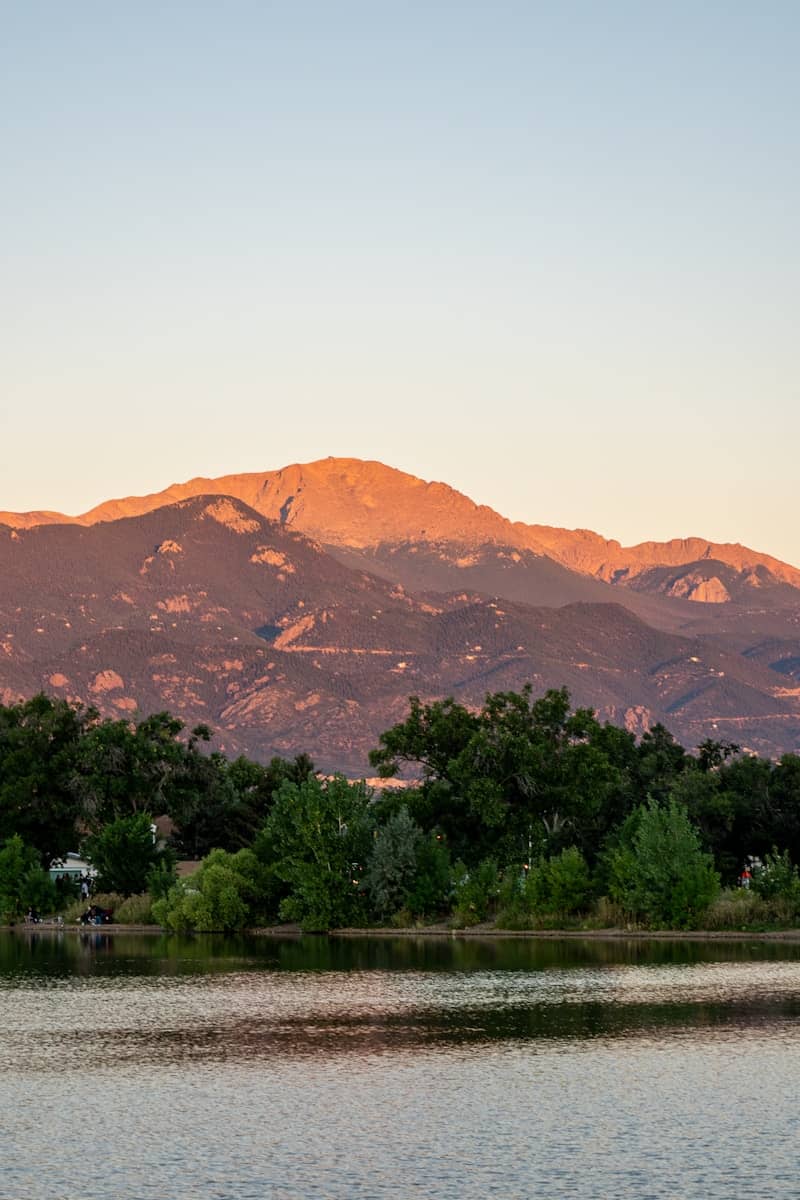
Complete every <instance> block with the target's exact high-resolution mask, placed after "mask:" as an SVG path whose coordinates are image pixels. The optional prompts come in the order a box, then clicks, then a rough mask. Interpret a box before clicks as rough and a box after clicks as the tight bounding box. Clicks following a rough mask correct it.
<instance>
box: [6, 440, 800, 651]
mask: <svg viewBox="0 0 800 1200" xmlns="http://www.w3.org/2000/svg"><path fill="white" fill-rule="evenodd" d="M214 494H217V495H225V496H233V497H235V498H237V499H239V500H242V501H243V502H244V503H245V504H247V505H249V506H250V507H251V508H253V509H255V510H256V512H258V513H260V514H261V515H262V516H265V517H267V518H269V519H270V520H274V521H279V522H280V523H281V524H282V525H285V526H286V527H288V528H292V529H295V530H298V531H300V532H302V533H305V534H306V535H308V536H309V537H312V538H314V539H316V540H317V541H319V542H321V543H322V544H324V545H326V546H329V547H331V548H333V549H335V550H337V551H339V552H343V551H365V552H368V553H369V554H371V555H372V556H373V557H374V559H375V566H376V567H378V568H380V562H381V560H382V559H385V558H386V557H387V556H390V557H391V556H392V555H393V556H394V564H395V565H399V564H401V563H402V559H403V553H402V552H400V553H398V551H399V550H400V548H403V547H406V548H408V549H409V550H410V552H412V553H414V551H413V549H412V548H413V547H415V546H416V547H418V548H419V547H444V548H448V547H451V548H452V547H456V548H457V547H468V548H469V550H470V552H477V553H481V554H483V559H484V564H485V551H481V547H487V546H492V545H496V546H498V547H499V548H501V549H503V550H505V551H510V552H513V551H517V552H527V554H528V557H527V558H526V566H527V570H526V572H525V574H526V586H527V587H528V588H529V591H528V594H527V596H528V599H529V600H531V601H532V602H534V603H538V602H542V603H544V602H546V603H550V602H552V603H568V602H570V601H571V600H574V599H579V598H581V593H580V589H579V588H578V586H577V581H576V580H577V577H578V576H583V577H588V578H591V579H593V580H595V581H597V582H598V583H604V584H606V585H608V587H609V588H613V589H615V590H617V591H618V598H619V600H620V601H621V602H622V603H624V604H626V605H627V606H628V607H630V608H631V609H632V610H633V611H635V612H637V613H638V614H639V615H644V616H645V617H646V619H649V620H658V621H659V622H660V623H661V624H662V625H663V626H664V627H665V628H670V627H675V621H676V619H680V616H681V614H679V617H678V618H676V616H675V613H676V611H677V610H676V609H675V607H674V606H670V605H660V606H659V605H658V604H655V605H651V606H649V607H646V606H644V602H643V600H642V599H641V597H642V596H645V595H651V596H653V597H654V598H656V599H660V598H661V597H666V598H668V599H672V600H681V601H688V602H689V604H691V605H692V607H694V608H699V607H701V606H706V605H713V606H717V605H720V604H727V603H729V602H731V601H733V602H735V603H737V604H740V605H744V607H755V608H756V609H764V608H768V609H776V608H777V609H784V608H786V607H787V606H789V607H791V606H792V605H797V604H798V603H800V570H798V569H797V568H796V567H793V566H790V565H789V564H787V563H782V562H780V561H779V560H778V559H776V558H774V557H772V556H770V555H768V554H763V553H760V552H758V551H755V550H750V549H748V548H747V547H745V546H740V545H738V544H721V543H714V542H709V541H706V540H704V539H702V538H686V539H675V540H673V541H670V542H661V543H659V542H643V543H641V544H640V545H637V546H630V547H624V546H622V545H621V544H620V543H619V542H617V541H613V540H607V539H605V538H603V537H601V536H600V535H599V534H596V533H592V532H591V531H589V530H581V529H579V530H567V529H558V528H555V527H551V526H545V525H526V524H524V523H522V522H511V521H509V520H507V519H506V518H505V517H503V516H501V515H500V514H499V513H496V512H494V510H493V509H491V508H488V507H486V506H485V505H478V504H475V503H474V502H473V501H472V500H470V499H469V498H468V497H467V496H464V495H463V494H462V493H460V492H457V491H455V490H454V489H453V488H451V487H448V486H447V485H446V484H444V483H428V482H425V481H424V480H421V479H418V478H416V477H415V476H413V475H409V474H406V473H405V472H403V471H398V470H396V469H394V468H392V467H387V466H384V465H383V464H382V463H379V462H368V461H362V460H360V459H350V458H326V459H322V460H320V461H318V462H312V463H306V464H302V465H301V464H294V465H292V466H288V467H284V468H282V469H280V470H277V471H265V472H254V473H249V474H240V475H226V476H222V477H221V478H218V479H205V478H197V479H191V480H189V481H188V482H186V483H181V484H173V485H172V486H171V487H168V488H166V489H165V490H164V491H162V492H157V493H152V494H150V495H146V496H132V497H128V498H125V499H118V500H110V501H107V502H105V503H103V504H99V505H97V507H95V508H93V509H91V510H90V511H89V512H86V513H83V514H82V515H81V516H78V517H73V518H71V517H65V516H63V515H62V514H55V513H21V514H11V513H5V514H3V513H0V521H4V522H5V523H6V524H7V525H11V526H15V527H19V528H29V527H31V526H34V525H38V524H43V523H54V522H59V523H63V522H74V523H77V524H81V525H91V524H96V523H97V522H100V521H110V520H117V519H119V518H121V517H131V516H140V515H142V514H143V513H146V512H150V511H152V510H153V509H155V508H159V507H162V506H163V505H165V504H170V503H173V502H175V501H180V500H185V499H187V498H189V497H192V496H197V495H214ZM395 548H398V551H396V550H395ZM416 552H417V553H418V552H419V551H418V550H417V551H416ZM436 552H437V553H438V551H436ZM444 552H445V553H446V554H448V555H449V557H450V560H451V561H450V565H451V566H452V567H453V569H454V572H458V571H460V570H465V569H467V568H468V567H469V566H471V565H474V564H471V563H469V561H468V560H469V558H470V554H466V555H465V554H463V553H452V551H451V550H449V549H445V551H444ZM531 555H533V556H537V557H538V558H539V560H540V565H541V567H542V571H541V572H540V573H541V575H542V576H543V577H544V576H547V582H546V583H545V582H543V585H542V586H543V588H544V589H545V590H544V591H543V592H542V593H541V594H540V595H537V594H536V589H535V588H533V589H532V590H530V589H531V585H532V583H533V582H534V580H533V576H532V573H531V571H530V566H531V558H530V556H531ZM554 562H555V563H558V564H560V565H561V566H562V567H564V568H565V571H564V572H563V573H562V575H561V576H560V577H559V578H560V583H561V584H563V587H560V589H558V590H554V588H553V582H554V580H555V578H556V574H555V572H554V570H553V566H552V564H553V563H554ZM504 569H505V570H506V578H507V579H510V578H511V576H512V575H515V572H514V571H513V570H511V571H510V572H509V570H508V569H507V568H504ZM440 574H441V573H440ZM517 574H518V573H517ZM412 577H415V573H414V572H412V573H411V574H410V575H409V577H408V578H409V581H410V579H411V578H412ZM451 583H452V581H451ZM448 586H450V584H448ZM455 586H459V585H458V584H455ZM513 586H514V588H515V590H516V591H519V590H520V587H521V585H519V584H517V583H515V584H514V585H513ZM787 588H789V589H791V591H789V592H787V591H786V589H787ZM626 593H637V594H638V595H639V597H640V599H638V600H636V599H632V598H631V595H630V594H626ZM795 593H796V594H795ZM586 596H591V598H592V599H596V600H598V601H599V602H601V603H602V602H603V601H604V600H606V599H608V594H607V592H604V591H603V590H602V589H600V590H597V591H595V592H592V593H588V592H587V593H586ZM545 597H547V599H545ZM687 619H688V618H687Z"/></svg>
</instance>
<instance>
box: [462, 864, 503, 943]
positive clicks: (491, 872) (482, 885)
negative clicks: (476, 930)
mask: <svg viewBox="0 0 800 1200" xmlns="http://www.w3.org/2000/svg"><path fill="white" fill-rule="evenodd" d="M454 883H455V888H454V891H455V908H454V910H453V917H452V924H453V925H454V926H455V927H456V928H458V929H464V928H467V927H468V926H470V925H479V924H480V923H481V921H485V920H486V919H487V918H488V916H489V910H490V908H491V907H492V905H493V903H494V901H495V900H496V899H497V896H498V895H499V892H500V877H499V874H498V870H497V864H496V863H495V862H493V861H492V859H485V860H484V861H483V862H481V863H478V865H477V867H474V868H473V869H472V870H471V871H468V870H467V868H466V867H465V866H464V864H463V863H462V862H458V863H456V868H455V880H454Z"/></svg>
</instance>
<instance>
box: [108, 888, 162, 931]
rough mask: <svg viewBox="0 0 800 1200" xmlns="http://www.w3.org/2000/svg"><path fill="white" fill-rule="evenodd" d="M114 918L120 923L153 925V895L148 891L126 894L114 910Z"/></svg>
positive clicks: (154, 922)
mask: <svg viewBox="0 0 800 1200" xmlns="http://www.w3.org/2000/svg"><path fill="white" fill-rule="evenodd" d="M114 920H115V921H116V922H118V923H119V924H120V925H155V924H157V922H156V921H155V920H154V918H153V897H152V896H151V895H150V893H149V892H142V893H140V895H138V896H128V897H127V898H126V899H125V900H123V901H122V903H121V904H120V906H119V908H117V909H115V911H114Z"/></svg>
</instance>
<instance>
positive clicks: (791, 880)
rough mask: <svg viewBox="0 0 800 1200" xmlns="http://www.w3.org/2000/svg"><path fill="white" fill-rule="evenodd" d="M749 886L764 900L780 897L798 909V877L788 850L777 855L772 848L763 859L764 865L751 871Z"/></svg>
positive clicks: (799, 883)
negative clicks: (751, 877)
mask: <svg viewBox="0 0 800 1200" xmlns="http://www.w3.org/2000/svg"><path fill="white" fill-rule="evenodd" d="M751 886H752V889H753V891H754V892H755V893H756V895H758V896H761V897H762V898H763V899H764V900H774V899H777V898H778V897H780V898H781V899H783V900H786V901H788V902H789V903H790V904H793V905H794V906H795V907H800V877H798V873H797V867H795V866H793V865H792V860H791V859H790V857H789V851H788V850H784V852H783V854H778V851H777V848H776V847H774V846H773V848H772V853H771V854H767V855H766V857H765V859H764V865H763V866H762V867H760V868H759V869H757V870H755V871H753V880H752V884H751ZM742 890H744V889H742Z"/></svg>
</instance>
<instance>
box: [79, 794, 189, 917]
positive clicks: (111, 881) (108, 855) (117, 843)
mask: <svg viewBox="0 0 800 1200" xmlns="http://www.w3.org/2000/svg"><path fill="white" fill-rule="evenodd" d="M151 826H152V820H151V818H150V816H149V814H148V813H134V814H132V815H131V816H129V817H118V818H117V820H116V821H112V822H111V823H110V824H108V825H106V826H104V827H103V828H102V829H101V830H100V831H99V832H98V833H95V834H92V835H91V836H90V837H88V838H87V839H86V841H85V843H84V852H85V854H86V855H87V857H88V859H89V861H90V862H91V863H92V866H93V867H94V868H95V870H96V871H97V874H98V886H99V888H100V890H101V891H106V892H119V893H121V894H122V895H123V896H131V895H133V894H134V893H135V892H143V891H144V890H145V889H146V887H147V880H148V876H149V875H150V873H151V872H152V871H153V870H154V869H158V870H160V871H162V872H163V871H165V870H170V869H172V871H173V873H174V863H175V857H174V854H173V853H172V851H171V850H169V849H167V848H165V847H163V846H160V845H158V844H157V842H156V840H155V838H154V835H153V832H152V828H151Z"/></svg>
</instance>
